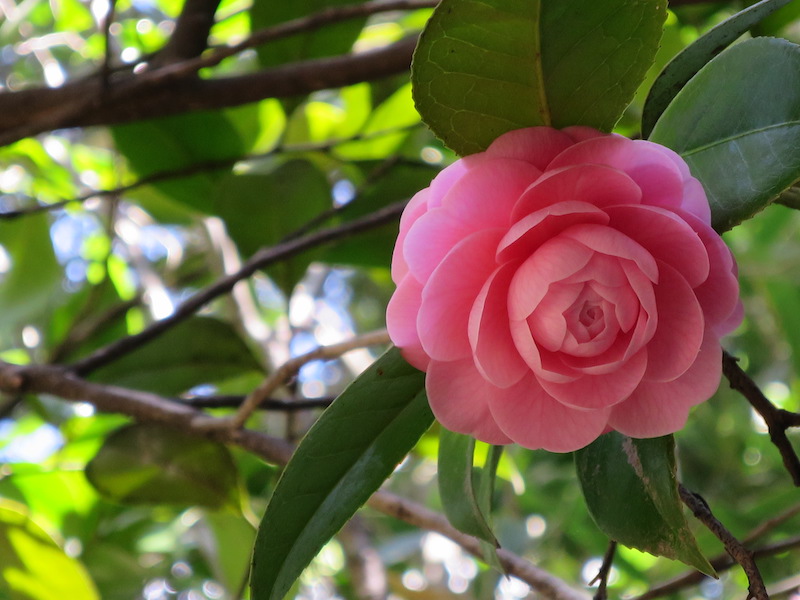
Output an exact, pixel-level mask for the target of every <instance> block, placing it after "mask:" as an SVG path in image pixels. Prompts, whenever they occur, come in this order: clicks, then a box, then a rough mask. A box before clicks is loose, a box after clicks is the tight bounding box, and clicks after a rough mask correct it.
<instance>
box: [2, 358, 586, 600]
mask: <svg viewBox="0 0 800 600" xmlns="http://www.w3.org/2000/svg"><path fill="white" fill-rule="evenodd" d="M0 392H4V393H6V394H11V395H18V394H25V393H30V394H49V395H52V396H56V397H59V398H63V399H64V400H69V401H73V402H88V403H90V404H92V405H93V406H95V407H96V408H97V409H98V410H100V411H103V412H114V413H120V414H124V415H128V416H131V417H133V418H134V419H136V420H138V421H143V422H155V423H164V424H166V425H170V426H173V427H176V428H179V429H180V430H181V431H184V432H188V433H190V434H192V435H196V436H199V437H204V438H207V439H211V440H215V441H218V442H221V443H227V444H234V445H236V446H239V447H241V448H243V449H244V450H247V451H249V452H251V453H253V454H255V455H256V456H259V457H261V458H262V459H264V460H266V461H267V462H270V463H272V464H278V465H284V464H286V463H287V462H288V461H289V458H291V455H292V452H293V447H292V445H291V444H289V443H288V442H285V441H284V440H281V439H277V438H273V437H270V436H267V435H265V434H262V433H258V432H255V431H251V430H248V429H229V428H228V429H198V428H196V427H194V426H193V425H192V423H193V422H194V421H195V419H196V417H197V416H199V415H200V414H201V413H200V412H198V411H197V410H195V409H193V408H190V407H188V406H184V405H181V404H178V403H175V402H172V401H170V400H168V399H166V398H162V397H160V396H157V395H155V394H150V393H148V392H140V391H136V390H129V389H124V388H120V387H116V386H110V385H100V384H96V383H90V382H87V381H85V380H83V379H81V378H79V377H77V376H75V375H74V374H73V373H70V372H69V371H68V370H66V369H64V368H63V367H57V366H52V365H46V366H42V365H33V366H18V365H11V364H8V363H5V362H3V361H0ZM367 504H368V505H369V506H370V507H372V508H373V509H375V510H378V511H379V512H382V513H384V514H386V515H389V516H391V517H395V518H397V519H400V520H402V521H405V522H406V523H409V524H411V525H414V526H416V527H421V528H423V529H428V530H430V531H436V532H438V533H440V534H442V535H444V536H446V537H448V538H450V539H451V540H453V541H454V542H456V543H457V544H459V545H460V546H462V547H463V548H464V549H465V550H467V551H468V552H470V553H471V554H473V555H475V556H477V557H481V556H482V554H481V545H480V541H479V540H477V539H476V538H474V537H472V536H469V535H466V534H463V533H461V532H460V531H458V530H456V529H455V528H453V527H452V525H450V523H449V522H448V521H447V518H446V517H445V516H444V515H441V514H439V513H436V512H434V511H431V510H430V509H428V508H426V507H425V506H422V505H420V504H417V503H415V502H412V501H410V500H407V499H405V498H401V497H400V496H397V495H395V494H392V493H390V492H386V491H378V492H376V493H375V494H373V496H372V498H370V500H369V501H368V503H367ZM498 556H499V558H500V561H501V563H502V564H503V566H504V567H505V568H506V570H507V571H508V573H509V574H511V575H514V576H515V577H518V578H519V579H521V580H522V581H524V582H525V583H527V584H528V585H530V586H531V587H532V588H534V589H535V590H537V591H538V592H539V593H540V594H541V595H542V596H543V597H544V598H548V599H550V600H587V599H588V596H587V595H586V594H584V593H583V592H580V591H577V590H574V589H572V588H571V587H570V586H568V585H567V584H566V583H565V582H564V581H563V580H561V579H559V578H558V577H555V576H554V575H552V574H550V573H548V572H547V571H544V570H543V569H540V568H538V567H536V566H534V565H533V564H531V563H530V562H528V561H527V560H525V559H524V558H522V557H520V556H518V555H516V554H514V553H512V552H509V551H508V550H505V549H501V550H498Z"/></svg>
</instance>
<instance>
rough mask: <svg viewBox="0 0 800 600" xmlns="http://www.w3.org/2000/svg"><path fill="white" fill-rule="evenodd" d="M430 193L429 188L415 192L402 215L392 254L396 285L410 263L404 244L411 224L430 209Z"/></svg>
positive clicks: (393, 278) (393, 275) (393, 274)
mask: <svg viewBox="0 0 800 600" xmlns="http://www.w3.org/2000/svg"><path fill="white" fill-rule="evenodd" d="M429 194H430V189H429V188H425V189H424V190H421V191H419V192H417V193H416V194H414V197H413V198H411V200H409V202H408V204H406V207H405V209H403V214H402V216H401V217H400V232H399V233H398V234H397V241H396V242H395V244H394V253H393V254H392V281H394V282H395V284H396V285H400V281H401V280H402V279H403V277H405V276H406V273H408V264H407V263H406V259H405V258H404V257H403V244H404V243H405V240H406V236H407V235H408V231H409V229H411V226H412V225H413V224H414V223H415V222H416V221H417V219H419V218H420V217H421V216H422V215H424V214H425V213H426V212H427V211H428V196H429Z"/></svg>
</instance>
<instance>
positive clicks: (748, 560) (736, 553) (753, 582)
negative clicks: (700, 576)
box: [678, 485, 769, 600]
mask: <svg viewBox="0 0 800 600" xmlns="http://www.w3.org/2000/svg"><path fill="white" fill-rule="evenodd" d="M678 491H679V492H680V495H681V500H683V503H684V504H686V506H688V507H689V509H690V510H691V511H692V514H694V516H695V517H696V518H697V519H698V520H699V521H700V522H701V523H703V525H705V526H706V527H707V528H708V529H709V530H710V531H711V533H713V534H714V535H715V536H717V538H718V539H719V540H720V541H721V542H722V544H723V545H724V546H725V550H726V551H727V553H728V554H730V556H731V558H733V560H735V561H736V562H737V563H738V564H739V565H741V567H742V570H743V571H744V572H745V575H747V581H748V583H749V585H748V590H749V594H748V595H747V598H748V600H749V599H750V598H754V599H755V600H769V595H768V594H767V588H766V586H765V585H764V580H763V579H762V578H761V573H760V572H759V570H758V565H757V564H756V561H755V560H754V558H753V553H752V552H751V551H750V550H748V549H747V548H746V547H745V546H744V544H742V543H741V542H740V541H739V540H737V539H736V538H735V537H734V536H733V534H732V533H731V532H730V531H728V530H727V528H726V527H725V526H724V525H723V524H722V523H721V522H720V521H719V520H718V519H717V518H716V517H715V516H714V514H713V513H712V512H711V508H709V506H708V504H707V503H706V501H705V500H704V499H703V497H702V496H700V495H699V494H696V493H694V492H692V491H690V490H687V489H686V488H685V487H683V485H679V486H678Z"/></svg>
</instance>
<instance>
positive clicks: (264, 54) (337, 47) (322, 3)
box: [250, 0, 366, 67]
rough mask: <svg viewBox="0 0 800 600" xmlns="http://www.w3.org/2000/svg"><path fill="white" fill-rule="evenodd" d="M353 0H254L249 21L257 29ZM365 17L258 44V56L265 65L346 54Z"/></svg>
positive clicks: (329, 24)
mask: <svg viewBox="0 0 800 600" xmlns="http://www.w3.org/2000/svg"><path fill="white" fill-rule="evenodd" d="M347 4H352V0H304V1H303V2H269V1H259V2H253V7H252V8H251V9H250V21H251V24H252V28H253V30H254V31H256V30H258V29H263V28H267V27H271V26H273V25H277V24H278V23H283V22H285V21H290V20H292V19H297V18H300V17H305V16H307V15H310V14H312V13H316V12H320V11H324V10H325V9H326V8H333V7H336V6H341V5H347ZM365 21H366V19H365V18H358V19H347V20H345V21H341V22H339V23H328V24H326V25H325V26H324V27H320V28H317V29H315V30H311V31H307V32H305V33H300V34H295V35H292V36H289V37H286V38H283V39H278V40H275V41H271V42H268V43H267V44H263V45H261V46H259V47H258V48H257V49H256V51H257V52H258V60H259V63H261V65H262V66H264V67H274V66H277V65H282V64H284V63H287V62H294V61H298V60H305V59H309V58H319V57H321V56H333V55H335V54H344V53H345V52H347V51H348V50H350V48H351V47H352V45H353V42H355V41H356V38H358V34H359V33H361V28H362V27H363V25H364V22H365Z"/></svg>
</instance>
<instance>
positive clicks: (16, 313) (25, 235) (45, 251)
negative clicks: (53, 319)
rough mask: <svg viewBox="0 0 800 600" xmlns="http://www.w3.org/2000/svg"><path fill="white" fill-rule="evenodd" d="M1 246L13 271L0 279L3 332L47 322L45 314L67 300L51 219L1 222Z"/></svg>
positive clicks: (37, 217) (0, 328) (41, 216)
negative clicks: (54, 245)
mask: <svg viewBox="0 0 800 600" xmlns="http://www.w3.org/2000/svg"><path fill="white" fill-rule="evenodd" d="M0 246H1V247H2V248H3V249H5V252H6V253H7V254H8V258H9V259H10V263H11V265H10V270H9V271H8V272H7V273H6V274H5V275H4V276H0V282H2V285H0V307H2V318H1V319H0V332H3V331H4V330H5V331H14V330H15V329H16V328H18V327H19V328H21V327H22V326H24V325H28V324H30V323H32V322H38V321H40V320H45V319H46V317H45V311H46V310H48V309H50V310H52V309H54V308H55V307H56V306H57V305H58V304H59V303H60V302H61V301H62V300H63V299H64V298H65V294H64V293H63V288H62V287H61V279H62V270H61V266H60V265H59V264H58V261H57V260H56V256H55V253H54V252H53V243H52V242H51V241H50V218H49V216H48V215H46V214H38V215H32V216H28V217H26V218H24V219H21V220H17V221H13V222H0ZM0 256H1V255H0ZM0 260H1V258H0Z"/></svg>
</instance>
